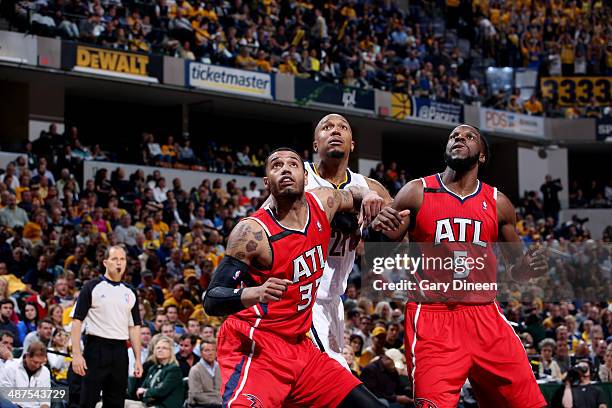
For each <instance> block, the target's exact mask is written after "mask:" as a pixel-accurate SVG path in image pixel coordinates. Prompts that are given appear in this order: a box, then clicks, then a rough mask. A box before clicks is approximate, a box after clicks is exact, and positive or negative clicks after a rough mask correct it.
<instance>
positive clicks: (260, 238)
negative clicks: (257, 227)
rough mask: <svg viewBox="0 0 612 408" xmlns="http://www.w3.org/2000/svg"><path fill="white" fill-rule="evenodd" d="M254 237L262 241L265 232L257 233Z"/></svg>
mask: <svg viewBox="0 0 612 408" xmlns="http://www.w3.org/2000/svg"><path fill="white" fill-rule="evenodd" d="M253 237H255V239H256V240H257V241H261V240H262V239H263V231H257V232H255V233H254V234H253Z"/></svg>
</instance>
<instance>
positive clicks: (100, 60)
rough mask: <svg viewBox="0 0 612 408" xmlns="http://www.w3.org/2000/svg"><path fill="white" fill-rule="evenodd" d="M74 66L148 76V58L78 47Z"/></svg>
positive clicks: (146, 56)
mask: <svg viewBox="0 0 612 408" xmlns="http://www.w3.org/2000/svg"><path fill="white" fill-rule="evenodd" d="M76 65H77V66H79V67H86V68H93V69H102V70H104V71H113V72H119V73H124V74H131V75H141V76H148V74H147V66H148V65H149V56H148V55H140V54H132V53H127V52H121V51H114V50H104V49H101V48H92V47H83V46H81V45H79V46H78V47H77V58H76Z"/></svg>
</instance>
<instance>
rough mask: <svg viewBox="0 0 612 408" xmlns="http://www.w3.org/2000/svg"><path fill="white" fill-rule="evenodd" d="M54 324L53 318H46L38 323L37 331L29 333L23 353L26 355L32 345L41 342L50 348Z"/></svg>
mask: <svg viewBox="0 0 612 408" xmlns="http://www.w3.org/2000/svg"><path fill="white" fill-rule="evenodd" d="M53 329H54V324H53V321H52V320H51V318H49V317H45V318H43V319H41V320H39V321H38V326H36V331H35V332H31V333H29V334H28V335H27V336H26V337H25V340H24V341H23V353H24V354H25V353H26V350H28V347H30V344H32V343H35V342H39V343H42V344H44V345H45V347H49V346H50V345H51V334H52V333H53Z"/></svg>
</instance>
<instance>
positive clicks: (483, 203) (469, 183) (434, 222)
mask: <svg viewBox="0 0 612 408" xmlns="http://www.w3.org/2000/svg"><path fill="white" fill-rule="evenodd" d="M488 158H489V151H488V144H487V142H486V139H485V138H484V137H483V136H481V134H480V131H479V130H478V129H476V128H475V127H472V126H469V125H460V126H457V127H456V128H455V129H453V131H452V132H451V134H450V137H449V139H448V142H447V144H446V149H445V161H446V165H447V167H446V169H445V170H444V172H443V173H439V174H436V175H433V176H428V177H424V178H421V179H417V180H413V181H411V182H409V183H408V184H406V185H405V186H404V187H403V188H402V189H401V190H400V191H399V193H398V194H397V196H396V197H395V201H394V202H393V204H392V206H391V207H387V208H385V209H383V210H382V211H381V213H380V214H379V215H378V217H377V218H376V219H375V220H374V222H373V223H372V228H373V229H375V230H377V229H380V228H383V227H384V228H386V229H389V228H395V230H394V231H392V232H385V235H386V236H387V237H388V238H390V239H391V240H400V239H402V238H403V236H404V235H405V234H406V232H408V234H409V238H410V241H412V242H421V243H431V246H430V247H431V249H430V250H429V251H430V252H435V251H439V249H440V248H444V247H445V246H447V245H456V244H458V245H463V246H464V247H465V248H472V249H471V251H475V252H479V253H483V252H484V253H486V254H487V255H488V259H487V262H486V265H485V266H486V267H485V268H483V269H482V270H480V271H474V272H471V273H469V274H467V273H462V274H454V276H448V277H446V280H447V281H450V280H461V281H470V282H474V283H476V282H478V281H482V282H480V283H491V282H496V280H495V274H496V265H497V264H496V262H495V255H494V253H493V251H492V249H491V243H493V242H497V241H504V242H507V243H510V244H507V246H506V248H505V251H504V252H505V255H506V257H507V260H508V261H509V263H510V265H511V268H510V271H511V273H512V276H513V278H514V279H517V280H520V279H525V278H529V277H533V276H538V275H541V274H542V273H544V272H545V271H546V258H545V257H544V256H543V254H542V253H541V251H529V252H528V253H527V254H525V255H523V250H522V245H521V243H520V238H519V236H518V235H517V233H516V230H515V223H516V215H515V210H514V206H513V205H512V203H510V201H509V200H508V198H507V197H506V196H505V195H504V194H502V193H501V192H499V191H498V190H497V189H496V188H494V187H491V186H489V185H487V184H485V183H482V182H480V181H479V180H478V169H479V167H480V166H481V165H483V164H485V163H486V161H487V160H488ZM405 210H409V211H410V215H408V219H407V220H406V222H404V224H401V225H400V224H398V223H397V217H398V214H400V211H405ZM469 245H471V247H470V246H469ZM475 248H477V249H475ZM468 251H469V250H468ZM464 253H465V252H464ZM435 278H438V279H441V277H440V276H437V277H434V279H435ZM436 295H437V294H436ZM453 295H455V296H457V297H456V298H454V299H452V303H450V302H446V303H444V302H442V301H441V300H440V298H438V297H434V299H435V300H433V301H432V300H431V299H430V300H429V303H425V302H421V303H416V302H408V303H407V305H406V319H405V325H406V335H405V346H406V357H407V358H406V360H407V362H408V365H409V370H410V372H411V373H412V378H413V381H414V395H415V405H416V406H417V407H419V408H451V407H452V408H455V407H456V406H457V402H458V400H459V392H460V389H461V387H462V386H463V384H464V383H465V380H466V378H469V379H470V383H471V384H472V387H473V389H474V392H475V394H476V397H477V400H478V405H479V406H480V407H487V408H489V407H499V408H502V407H510V408H541V407H545V406H546V405H547V404H546V401H545V399H544V397H543V396H542V393H541V392H540V389H539V387H538V385H537V383H536V380H535V377H534V375H533V373H532V371H531V367H530V365H529V362H528V360H527V355H526V353H525V350H524V348H523V345H522V344H521V342H520V340H519V338H518V336H516V334H515V332H514V329H513V328H512V326H511V325H510V324H509V323H508V321H507V320H506V318H505V317H504V316H503V314H502V313H501V310H500V308H499V306H498V305H497V303H496V302H495V296H496V293H495V291H484V292H480V293H464V294H459V293H454V294H453ZM457 299H460V300H459V301H457Z"/></svg>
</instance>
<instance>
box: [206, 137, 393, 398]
mask: <svg viewBox="0 0 612 408" xmlns="http://www.w3.org/2000/svg"><path fill="white" fill-rule="evenodd" d="M306 183H307V181H306V170H305V168H304V163H303V162H302V160H301V158H300V156H299V154H298V153H297V152H295V151H293V150H292V149H288V148H283V149H278V150H276V151H274V152H272V154H271V155H270V156H269V157H268V159H267V160H266V177H264V184H265V185H266V187H267V188H268V189H269V191H270V194H271V196H272V197H273V199H272V202H271V203H270V204H269V205H267V206H265V207H262V208H261V209H259V210H258V211H256V212H255V213H253V214H252V215H251V216H250V217H246V218H244V219H243V220H241V221H240V222H239V223H238V225H237V226H236V227H235V228H234V229H233V230H232V232H231V234H230V236H229V241H228V244H227V251H226V255H225V257H224V259H223V261H222V262H221V263H220V264H219V266H218V267H217V269H216V271H215V273H214V275H213V279H212V282H211V284H210V286H209V288H208V291H207V292H206V296H205V300H204V308H205V310H206V313H208V314H209V315H227V314H231V316H230V317H229V318H228V319H227V320H226V321H225V322H224V323H223V325H222V327H221V330H220V332H219V345H218V354H219V365H220V366H221V376H222V382H223V385H222V387H221V394H222V399H223V407H228V408H230V407H257V408H264V407H265V408H269V407H270V408H272V407H281V406H302V407H321V408H323V407H336V406H341V407H351V408H353V407H363V408H366V407H367V408H370V407H383V406H384V405H382V404H381V402H379V401H378V400H377V399H376V397H375V396H374V395H373V394H371V393H370V392H369V391H368V390H367V389H366V388H365V387H364V386H363V384H361V383H360V381H359V380H358V379H357V378H355V377H354V376H353V375H352V374H351V373H350V372H349V371H348V370H346V369H344V368H343V367H342V366H341V365H340V364H339V363H338V362H337V361H336V360H333V359H332V358H330V357H329V356H328V355H327V354H325V353H322V352H321V351H319V350H318V349H317V348H316V347H315V346H314V344H313V343H312V341H310V340H309V339H308V338H307V337H306V333H307V332H308V330H309V329H310V327H311V325H312V306H313V304H314V300H315V298H316V295H317V288H318V286H319V284H320V281H321V277H322V275H323V270H324V267H325V261H326V258H327V248H328V245H329V241H330V237H331V228H330V220H331V219H332V217H333V216H334V214H335V213H336V212H337V211H352V210H361V214H362V217H363V218H364V221H365V222H367V223H369V222H370V221H371V219H372V218H373V217H374V216H375V215H376V214H377V213H378V212H379V211H380V209H381V207H382V203H383V200H382V198H381V197H379V196H378V195H377V194H376V193H374V192H370V191H368V190H365V189H360V188H357V187H355V188H351V189H349V190H334V189H330V188H320V189H315V190H313V191H310V192H305V191H304V188H305V185H306Z"/></svg>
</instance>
